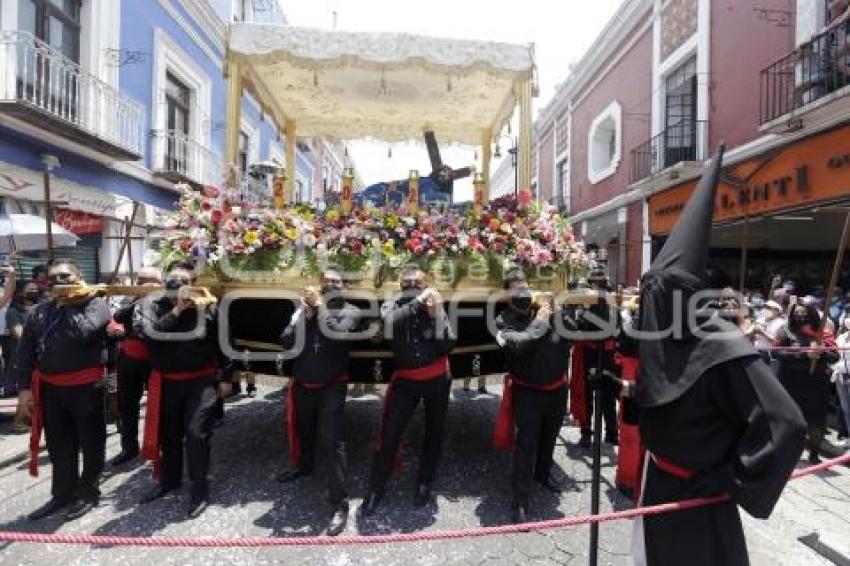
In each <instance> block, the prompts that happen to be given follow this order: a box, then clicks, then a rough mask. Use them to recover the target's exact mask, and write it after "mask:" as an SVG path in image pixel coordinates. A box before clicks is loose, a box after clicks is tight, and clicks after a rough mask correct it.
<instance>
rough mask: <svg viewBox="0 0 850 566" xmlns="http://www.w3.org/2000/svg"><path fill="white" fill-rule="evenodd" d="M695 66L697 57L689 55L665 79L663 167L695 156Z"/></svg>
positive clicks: (689, 159) (690, 159)
mask: <svg viewBox="0 0 850 566" xmlns="http://www.w3.org/2000/svg"><path fill="white" fill-rule="evenodd" d="M696 69H697V60H696V57H692V58H690V59H689V60H688V61H686V62H685V63H683V64H682V65H680V66H679V67H678V68H676V69H675V70H674V71H673V72H672V73H670V75H668V76H667V78H666V80H665V81H664V87H665V93H664V104H665V107H664V167H670V166H671V165H675V164H676V163H679V162H681V161H693V160H694V159H695V158H696V146H697V139H696V136H697V122H696V118H697V73H696Z"/></svg>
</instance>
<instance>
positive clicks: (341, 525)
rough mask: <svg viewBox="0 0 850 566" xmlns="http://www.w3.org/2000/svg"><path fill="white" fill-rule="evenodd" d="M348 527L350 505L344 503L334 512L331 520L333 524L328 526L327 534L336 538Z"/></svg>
mask: <svg viewBox="0 0 850 566" xmlns="http://www.w3.org/2000/svg"><path fill="white" fill-rule="evenodd" d="M346 525H348V503H347V502H346V503H342V504H340V505H338V506H337V508H336V509H335V510H334V516H333V518H332V519H331V524H330V525H328V530H327V532H326V533H325V534H327V535H328V536H329V537H335V536H337V535H339V534H340V533H342V531H344V530H345V527H346Z"/></svg>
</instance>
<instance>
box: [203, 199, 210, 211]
mask: <svg viewBox="0 0 850 566" xmlns="http://www.w3.org/2000/svg"><path fill="white" fill-rule="evenodd" d="M211 208H212V205H211V204H210V203H209V202H207V201H204V202H202V203H201V210H203V211H207V210H210V209H211Z"/></svg>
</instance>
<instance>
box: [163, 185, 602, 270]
mask: <svg viewBox="0 0 850 566" xmlns="http://www.w3.org/2000/svg"><path fill="white" fill-rule="evenodd" d="M160 235H161V238H162V240H163V243H162V246H161V255H162V260H163V263H167V262H168V261H171V260H172V259H184V258H189V257H191V258H195V259H200V258H203V259H205V260H206V262H207V265H209V266H212V267H213V268H216V269H217V270H218V271H219V272H220V273H221V274H223V275H225V276H230V277H234V278H240V277H250V276H251V274H252V273H254V274H256V273H260V274H264V275H265V276H267V277H275V276H278V277H280V276H285V275H286V274H288V273H292V272H293V271H294V272H295V273H296V274H298V275H300V276H315V275H317V274H318V273H319V272H320V271H321V266H322V265H324V264H326V263H332V264H335V265H338V266H340V267H341V268H342V269H344V270H345V271H347V272H349V273H354V274H361V276H362V277H368V276H370V275H371V276H372V277H374V279H375V284H376V285H380V284H381V283H382V282H383V281H384V280H386V279H392V278H394V276H395V274H397V271H398V270H399V269H400V268H401V267H403V266H404V265H406V264H409V263H417V264H420V265H422V266H423V267H425V268H426V269H429V270H438V271H448V272H450V275H449V277H451V279H452V281H453V282H454V283H456V282H457V281H458V280H459V279H461V278H463V277H465V276H470V275H472V274H473V273H475V272H477V273H485V274H486V275H485V276H486V277H489V278H491V279H493V280H500V279H501V277H502V273H503V269H504V267H505V266H506V265H507V264H515V265H519V266H522V267H523V268H525V269H526V270H527V271H529V273H530V275H532V276H535V275H536V274H539V273H540V272H541V271H543V272H549V273H552V274H556V275H557V274H561V275H567V274H569V276H570V277H572V278H575V277H577V276H581V275H582V274H584V273H586V272H587V271H589V269H590V260H589V258H588V256H587V255H586V254H585V252H584V246H583V245H582V243H581V242H579V241H577V240H576V239H575V238H574V236H573V233H572V230H571V228H570V225H569V221H568V220H567V218H566V217H565V216H563V215H561V214H559V213H558V211H557V209H556V208H555V207H553V206H550V205H545V204H544V205H541V204H537V203H534V202H531V198H530V192H528V191H521V192H520V197H519V198H518V199H515V198H513V197H512V196H511V197H502V198H499V199H496V200H493V201H491V202H490V203H489V204H488V205H487V206H485V207H484V208H483V210H482V211H481V213H480V215H476V214H475V213H474V212H473V210H472V208H471V207H469V206H465V207H452V208H446V207H442V208H436V207H434V208H422V209H420V210H419V211H417V212H415V213H412V212H409V211H407V210H406V209H404V208H397V207H394V206H392V205H389V206H386V207H380V208H379V207H375V206H371V205H366V206H364V207H358V208H355V209H354V210H353V211H352V212H351V214H350V215H348V216H347V217H344V216H342V215H341V214H340V212H339V211H338V210H337V209H336V208H324V207H318V208H317V207H314V206H312V205H306V204H299V205H290V206H287V207H286V208H283V209H280V210H277V209H269V208H261V207H258V206H256V205H253V204H250V203H245V202H242V201H241V200H240V198H239V195H238V193H236V192H234V191H227V190H220V189H218V188H215V187H205V188H204V189H203V190H201V191H195V190H192V189H190V188H188V187H184V189H183V193H182V196H181V198H180V202H179V204H178V207H177V210H176V211H175V212H174V214H173V215H171V216H170V217H169V219H168V221H167V223H166V226H165V227H164V230H163V231H162V232H161V234H160Z"/></svg>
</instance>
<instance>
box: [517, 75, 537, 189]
mask: <svg viewBox="0 0 850 566" xmlns="http://www.w3.org/2000/svg"><path fill="white" fill-rule="evenodd" d="M531 81H532V79H531V78H529V79H528V80H525V81H523V82H522V83H520V84H519V85H517V87H516V89H517V104H518V105H519V144H518V148H519V155H517V181H518V183H519V188H523V189H530V188H531V128H532V126H533V124H534V120H533V117H532V112H531V102H532V83H531Z"/></svg>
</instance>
